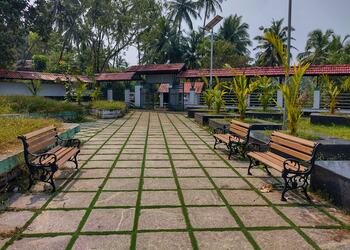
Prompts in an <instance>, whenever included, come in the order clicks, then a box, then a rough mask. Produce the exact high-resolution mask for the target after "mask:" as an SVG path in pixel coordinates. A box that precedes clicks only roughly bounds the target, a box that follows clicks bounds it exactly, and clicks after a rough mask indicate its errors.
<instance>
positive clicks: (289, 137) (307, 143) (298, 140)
mask: <svg viewBox="0 0 350 250" xmlns="http://www.w3.org/2000/svg"><path fill="white" fill-rule="evenodd" d="M272 136H278V137H281V138H284V139H287V140H290V141H293V142H296V143H300V144H303V145H305V146H308V147H312V148H314V147H315V145H316V143H315V142H313V141H309V140H305V139H302V138H299V137H296V136H292V135H287V134H284V133H281V132H278V131H274V132H272Z"/></svg>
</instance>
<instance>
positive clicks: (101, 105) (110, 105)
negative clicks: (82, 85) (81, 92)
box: [91, 101, 127, 112]
mask: <svg viewBox="0 0 350 250" xmlns="http://www.w3.org/2000/svg"><path fill="white" fill-rule="evenodd" d="M91 108H93V109H98V110H103V109H104V110H121V111H122V112H126V111H127V106H126V104H125V103H124V102H110V101H94V102H92V105H91Z"/></svg>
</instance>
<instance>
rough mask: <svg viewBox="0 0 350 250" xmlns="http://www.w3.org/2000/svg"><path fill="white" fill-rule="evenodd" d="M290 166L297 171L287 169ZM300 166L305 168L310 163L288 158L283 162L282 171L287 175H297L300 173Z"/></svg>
mask: <svg viewBox="0 0 350 250" xmlns="http://www.w3.org/2000/svg"><path fill="white" fill-rule="evenodd" d="M290 165H291V166H294V167H297V170H293V169H291V168H290V167H289V166H290ZM301 165H304V166H307V165H310V163H309V162H306V161H302V160H299V159H295V158H288V159H286V160H285V161H284V162H283V169H284V171H286V172H288V173H292V174H297V173H300V172H302V171H300V167H301ZM309 170H310V169H309ZM305 172H306V171H305ZM305 172H304V173H305Z"/></svg>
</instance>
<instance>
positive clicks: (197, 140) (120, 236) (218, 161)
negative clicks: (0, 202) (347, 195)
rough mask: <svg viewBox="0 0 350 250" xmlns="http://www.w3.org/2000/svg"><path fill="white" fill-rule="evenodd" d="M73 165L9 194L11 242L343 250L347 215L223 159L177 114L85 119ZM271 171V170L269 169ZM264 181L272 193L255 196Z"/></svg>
mask: <svg viewBox="0 0 350 250" xmlns="http://www.w3.org/2000/svg"><path fill="white" fill-rule="evenodd" d="M78 136H79V137H80V138H82V139H84V140H85V141H86V143H85V145H84V147H83V148H82V152H81V155H80V164H81V169H80V171H78V172H76V171H74V170H72V169H70V168H69V167H67V169H65V170H62V171H61V172H59V173H58V175H57V184H58V185H59V186H60V189H59V191H58V192H57V193H56V194H54V195H48V194H45V193H43V192H42V186H38V187H36V189H38V190H39V191H40V192H38V193H36V194H29V195H20V194H17V195H14V196H12V198H11V199H10V200H9V201H8V202H7V203H8V204H7V205H8V211H6V212H4V213H2V214H1V215H0V232H2V237H3V239H2V240H0V246H1V245H3V246H4V248H9V249H130V248H131V249H167V250H170V249H215V250H217V249H254V248H255V249H259V248H261V249H320V248H321V249H350V231H349V229H350V227H349V226H350V219H349V217H347V216H345V215H343V214H342V213H341V212H340V211H338V210H336V209H334V208H332V207H331V206H329V205H327V204H326V203H322V202H319V201H317V200H315V205H314V206H311V205H308V204H307V203H306V202H305V200H304V199H303V198H302V196H298V195H296V194H292V195H289V196H288V198H289V199H288V202H287V203H283V202H280V194H281V192H280V189H281V183H280V179H279V178H278V174H277V173H276V175H275V177H267V175H266V173H265V172H264V171H263V170H262V169H254V170H253V177H247V175H246V172H247V165H248V164H247V162H238V161H227V160H226V155H225V153H224V152H223V151H220V150H218V151H214V150H213V149H212V143H213V139H212V137H211V136H210V135H209V134H208V133H207V132H206V131H205V130H203V129H201V128H200V127H198V126H197V125H196V124H195V123H193V122H192V121H191V120H189V119H187V118H185V117H184V116H183V115H180V114H165V113H150V112H134V113H131V114H129V115H128V116H126V117H124V118H123V119H119V120H115V121H99V122H97V123H90V124H84V125H83V129H82V132H81V133H80V134H79V135H78ZM273 174H274V173H273ZM262 183H272V184H273V186H274V190H273V192H270V193H261V192H260V191H259V187H260V186H261V184H262Z"/></svg>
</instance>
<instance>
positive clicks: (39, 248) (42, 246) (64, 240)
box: [8, 236, 71, 250]
mask: <svg viewBox="0 0 350 250" xmlns="http://www.w3.org/2000/svg"><path fill="white" fill-rule="evenodd" d="M70 239H71V236H56V237H43V238H22V239H20V240H17V241H15V242H14V243H13V244H12V245H11V246H10V247H9V248H8V249H13V250H14V249H18V250H20V249H35V250H51V249H65V248H66V247H67V245H68V242H69V240H70Z"/></svg>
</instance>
